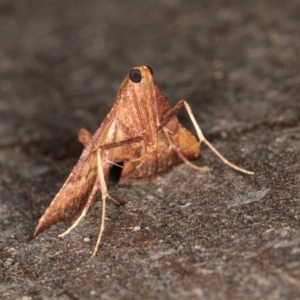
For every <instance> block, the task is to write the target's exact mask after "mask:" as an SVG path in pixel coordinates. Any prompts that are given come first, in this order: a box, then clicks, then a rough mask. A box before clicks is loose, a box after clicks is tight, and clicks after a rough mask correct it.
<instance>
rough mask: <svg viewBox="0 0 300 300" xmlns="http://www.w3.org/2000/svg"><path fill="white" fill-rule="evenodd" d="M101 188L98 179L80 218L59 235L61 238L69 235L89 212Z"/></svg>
mask: <svg viewBox="0 0 300 300" xmlns="http://www.w3.org/2000/svg"><path fill="white" fill-rule="evenodd" d="M98 190H99V182H98V180H96V182H95V184H94V186H93V189H92V192H91V194H90V196H89V198H88V201H87V203H86V204H85V206H84V208H83V211H82V213H81V214H80V216H79V218H78V219H77V220H76V221H75V222H74V223H73V224H72V226H71V227H69V228H68V229H67V230H66V231H65V232H63V233H61V234H59V235H58V237H59V238H62V237H64V236H65V235H67V234H68V233H69V232H70V231H71V230H73V229H74V228H75V227H76V226H77V225H78V224H79V222H80V221H81V220H82V219H83V218H84V217H85V215H86V214H87V212H88V210H89V208H90V206H91V205H92V203H93V201H94V199H95V196H96V193H97V192H98Z"/></svg>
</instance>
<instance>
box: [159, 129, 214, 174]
mask: <svg viewBox="0 0 300 300" xmlns="http://www.w3.org/2000/svg"><path fill="white" fill-rule="evenodd" d="M163 131H164V133H165V135H166V137H167V139H168V142H169V144H170V147H171V148H173V149H174V150H175V151H176V153H177V155H178V156H179V157H180V158H181V160H182V161H183V162H184V163H185V164H187V165H188V166H190V167H191V168H193V169H195V170H198V171H200V172H207V171H209V170H210V168H208V167H206V166H204V167H199V166H197V165H195V164H193V163H191V162H190V161H189V160H188V159H187V158H186V157H185V156H184V155H183V154H182V153H181V151H180V149H178V148H177V147H176V146H175V144H174V143H173V141H172V138H171V137H170V135H169V131H168V129H167V128H163Z"/></svg>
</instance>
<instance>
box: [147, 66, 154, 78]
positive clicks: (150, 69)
mask: <svg viewBox="0 0 300 300" xmlns="http://www.w3.org/2000/svg"><path fill="white" fill-rule="evenodd" d="M146 67H147V68H148V69H149V71H150V72H151V75H152V76H153V70H152V68H151V67H149V66H146Z"/></svg>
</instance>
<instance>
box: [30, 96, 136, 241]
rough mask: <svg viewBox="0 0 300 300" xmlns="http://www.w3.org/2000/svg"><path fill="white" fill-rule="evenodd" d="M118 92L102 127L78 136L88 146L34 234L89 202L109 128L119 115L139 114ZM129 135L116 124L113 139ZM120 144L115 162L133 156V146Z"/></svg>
mask: <svg viewBox="0 0 300 300" xmlns="http://www.w3.org/2000/svg"><path fill="white" fill-rule="evenodd" d="M119 95H120V93H119V94H118V96H117V101H116V102H115V104H114V106H113V107H112V108H111V110H110V112H109V113H108V114H107V116H106V118H105V119H104V120H103V122H102V124H101V126H100V128H99V129H98V130H97V131H96V133H95V134H94V135H93V136H92V137H91V135H90V134H89V132H88V131H87V130H85V129H83V131H82V130H81V131H80V132H79V140H80V142H82V143H83V144H84V145H85V146H86V147H85V149H84V150H83V153H82V154H81V156H80V158H79V160H78V162H77V164H76V165H75V167H74V168H73V170H72V172H71V174H70V175H69V177H68V179H67V180H66V182H65V183H64V185H63V186H62V188H61V189H60V191H59V192H58V193H57V195H56V196H55V198H54V199H53V201H52V202H51V204H50V206H49V207H48V208H47V210H46V211H45V213H44V215H43V216H42V217H41V219H40V220H39V222H38V225H37V227H36V229H35V233H34V235H35V236H36V235H37V234H38V233H40V232H42V231H43V230H44V229H46V228H47V227H50V226H51V225H53V224H55V223H58V222H59V221H62V220H64V219H66V218H70V217H72V216H74V215H76V214H77V213H78V212H80V211H81V210H82V208H83V207H84V205H85V204H86V202H87V199H88V197H89V195H90V193H91V191H92V189H93V186H94V184H95V182H96V179H97V158H96V150H97V149H98V148H99V147H100V146H102V145H104V144H106V143H107V136H108V134H109V130H111V124H112V122H113V121H114V119H116V118H118V119H120V120H121V121H123V118H124V117H122V116H124V115H125V116H128V115H130V113H131V115H130V116H131V118H132V119H134V118H136V116H135V114H134V112H133V111H132V109H131V111H130V113H129V110H130V105H128V104H126V103H128V100H129V101H130V99H128V97H120V96H119ZM119 111H122V113H119ZM124 112H125V114H124ZM126 112H127V113H126ZM138 130H139V129H138V128H136V131H137V132H138ZM126 138H129V137H128V135H126V134H125V133H124V131H122V130H121V129H120V128H117V129H116V132H115V136H114V140H113V142H118V141H122V140H124V139H126ZM120 148H122V147H118V148H113V149H110V151H111V160H112V161H115V162H116V161H120V160H119V159H125V158H127V157H130V155H132V151H134V150H130V147H127V148H128V149H127V151H125V152H124V151H123V152H122V151H121V149H120ZM125 148H126V146H125ZM122 153H123V154H122ZM124 153H125V158H124Z"/></svg>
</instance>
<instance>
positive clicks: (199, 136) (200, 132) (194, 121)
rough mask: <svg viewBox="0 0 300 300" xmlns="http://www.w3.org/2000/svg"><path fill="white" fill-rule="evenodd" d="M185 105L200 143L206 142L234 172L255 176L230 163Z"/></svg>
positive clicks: (186, 104) (185, 105)
mask: <svg viewBox="0 0 300 300" xmlns="http://www.w3.org/2000/svg"><path fill="white" fill-rule="evenodd" d="M183 104H184V107H185V109H186V111H187V113H188V115H189V117H190V119H191V121H192V123H193V125H194V127H195V129H196V132H197V135H198V138H199V141H200V143H201V142H204V143H205V144H206V145H207V146H208V147H209V148H210V149H211V150H212V151H213V152H214V153H215V154H216V155H217V156H218V157H219V158H220V159H221V160H222V161H223V162H224V163H225V164H226V165H229V166H230V167H231V168H233V169H234V170H237V171H239V172H242V173H245V174H249V175H253V174H254V172H251V171H248V170H245V169H243V168H240V167H238V166H236V165H235V164H233V163H231V162H230V161H228V160H227V159H226V158H225V157H224V156H223V155H222V154H221V153H220V152H219V151H218V150H217V149H216V148H215V147H214V146H213V145H212V144H211V143H210V142H209V141H208V140H207V139H206V138H205V137H204V135H203V133H202V131H201V129H200V127H199V125H198V123H197V121H196V119H195V117H194V115H193V113H192V110H191V107H190V106H189V104H188V103H187V102H186V101H185V100H184V102H183Z"/></svg>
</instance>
